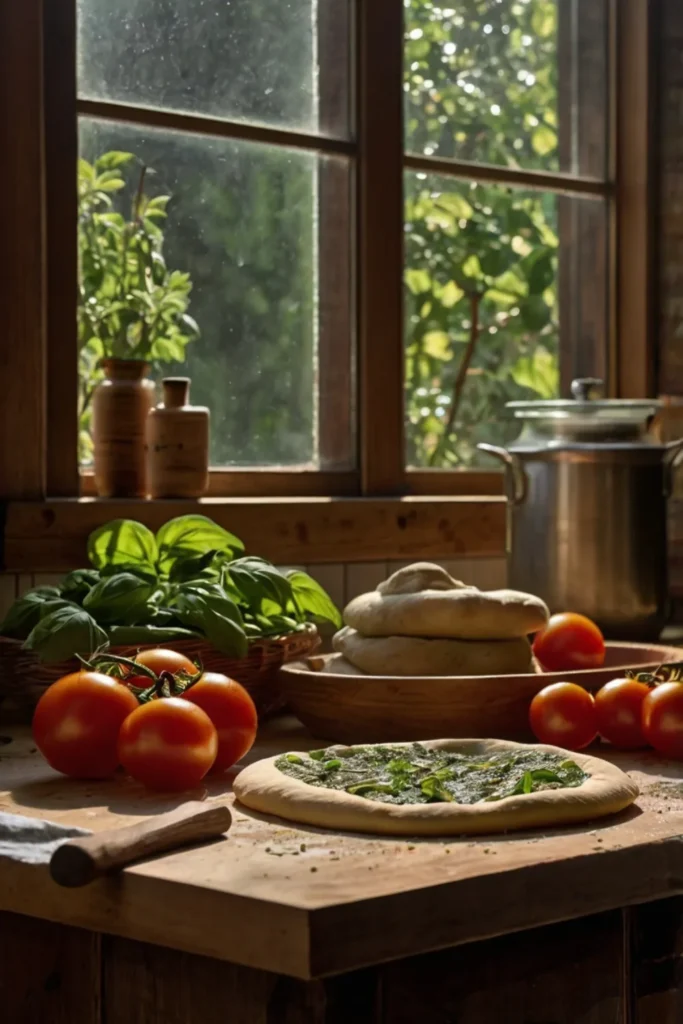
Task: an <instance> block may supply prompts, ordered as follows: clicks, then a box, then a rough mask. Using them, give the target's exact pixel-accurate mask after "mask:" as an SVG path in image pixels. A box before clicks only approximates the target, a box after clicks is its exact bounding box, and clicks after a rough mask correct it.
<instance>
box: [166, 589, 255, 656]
mask: <svg viewBox="0 0 683 1024" xmlns="http://www.w3.org/2000/svg"><path fill="white" fill-rule="evenodd" d="M209 586H211V584H209ZM218 590H219V591H221V590H222V588H220V587H219V588H218ZM174 608H175V609H176V610H177V614H178V618H179V619H180V621H181V622H182V623H184V624H185V625H186V626H190V627H192V628H197V629H199V630H201V632H202V633H203V634H204V636H205V637H206V639H207V640H208V641H209V643H211V644H213V646H214V647H215V648H216V649H217V650H219V651H221V652H222V653H223V654H227V655H228V656H230V657H232V658H241V657H244V655H245V654H246V653H247V649H248V644H247V635H246V633H245V631H244V626H243V623H242V616H241V615H240V610H239V608H238V607H237V605H236V604H235V602H234V601H231V600H230V598H229V597H228V596H227V594H226V593H225V592H222V593H216V592H213V591H212V592H202V591H201V590H199V585H198V584H197V585H195V588H194V589H193V590H191V591H188V590H187V589H185V590H183V591H181V593H179V594H178V596H177V598H176V600H175V602H174Z"/></svg>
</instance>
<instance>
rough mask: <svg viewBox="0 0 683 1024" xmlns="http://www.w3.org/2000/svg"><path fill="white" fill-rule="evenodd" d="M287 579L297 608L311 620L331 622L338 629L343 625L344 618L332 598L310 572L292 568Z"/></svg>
mask: <svg viewBox="0 0 683 1024" xmlns="http://www.w3.org/2000/svg"><path fill="white" fill-rule="evenodd" d="M287 579H288V580H289V582H290V583H291V585H292V591H293V595H294V602H295V604H296V606H297V608H298V609H299V610H300V611H301V612H302V613H303V615H304V617H305V618H306V619H307V620H308V621H309V622H331V623H332V625H333V626H336V627H337V629H339V628H340V627H341V625H342V618H341V615H340V614H339V612H338V611H337V609H336V607H335V606H334V604H333V602H332V600H331V599H330V597H329V596H328V595H327V594H326V593H325V591H324V590H323V588H322V587H321V586H320V584H319V583H316V581H315V580H314V579H312V578H311V577H310V576H309V575H308V573H305V572H302V571H301V570H300V569H292V570H291V571H290V572H288V573H287Z"/></svg>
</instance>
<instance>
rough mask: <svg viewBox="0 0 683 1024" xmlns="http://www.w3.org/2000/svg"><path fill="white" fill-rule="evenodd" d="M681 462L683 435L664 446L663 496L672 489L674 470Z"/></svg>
mask: <svg viewBox="0 0 683 1024" xmlns="http://www.w3.org/2000/svg"><path fill="white" fill-rule="evenodd" d="M682 462H683V437H681V438H679V439H678V440H677V441H671V442H670V444H667V445H665V446H664V497H666V498H668V497H669V495H670V494H671V493H672V491H673V483H674V480H673V476H674V472H675V471H676V470H677V469H678V467H679V466H680V465H681V463H682Z"/></svg>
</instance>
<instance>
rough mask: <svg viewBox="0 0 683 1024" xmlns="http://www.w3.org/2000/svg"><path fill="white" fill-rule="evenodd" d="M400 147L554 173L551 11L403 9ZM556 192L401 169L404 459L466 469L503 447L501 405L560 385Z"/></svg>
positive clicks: (461, 5)
mask: <svg viewBox="0 0 683 1024" xmlns="http://www.w3.org/2000/svg"><path fill="white" fill-rule="evenodd" d="M406 19H407V24H406V57H405V69H406V70H405V86H404V88H405V109H406V133H407V143H408V148H409V150H410V151H412V152H417V153H426V154H429V155H432V154H433V155H435V156H440V157H452V158H456V159H459V160H473V161H476V162H478V163H489V164H492V163H495V164H503V165H505V166H507V167H524V168H536V169H541V170H555V169H557V4H556V2H555V0H527V2H522V0H519V2H511V3H508V2H506V3H500V2H498V0H457V2H455V0H454V2H453V3H452V4H449V5H447V6H441V5H440V4H437V3H434V2H432V0H410V2H409V3H406ZM557 250H558V237H557V226H556V201H555V198H554V197H553V196H551V195H549V194H546V193H541V192H524V191H519V190H516V189H508V188H504V187H501V186H499V185H487V184H485V183H477V184H474V183H470V182H465V181H462V180H457V179H454V178H450V177H437V176H426V175H423V174H415V173H413V172H409V173H408V174H407V177H406V271H405V295H406V331H407V340H406V407H407V420H408V422H407V434H408V451H407V459H408V464H409V465H414V466H436V467H449V466H458V467H464V466H469V465H472V464H476V462H477V461H478V457H477V453H476V447H475V446H476V444H477V442H478V441H483V440H488V441H497V440H500V441H504V440H506V439H507V438H508V436H509V434H508V432H509V429H510V428H509V426H508V425H507V424H506V423H505V420H504V417H503V416H502V415H501V414H502V409H503V405H504V404H505V402H506V401H510V400H512V399H521V398H550V397H553V396H554V395H555V394H556V393H557V389H558V377H559V374H558V323H557V318H558V309H557V287H556V278H557Z"/></svg>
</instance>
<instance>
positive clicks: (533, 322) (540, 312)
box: [520, 295, 550, 331]
mask: <svg viewBox="0 0 683 1024" xmlns="http://www.w3.org/2000/svg"><path fill="white" fill-rule="evenodd" d="M520 312H521V316H522V322H523V323H524V326H525V327H528V329H529V330H530V331H541V330H543V328H544V327H545V326H546V325H547V324H549V323H550V309H549V308H548V306H547V305H546V303H545V300H544V299H543V298H542V297H541V296H540V295H531V296H529V298H528V299H525V300H524V302H522V303H521V305H520Z"/></svg>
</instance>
